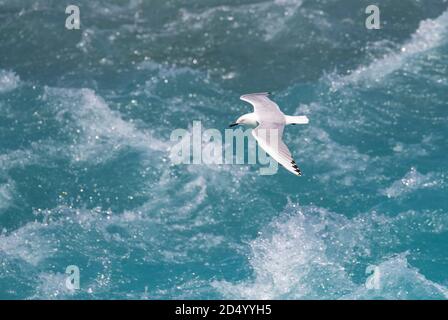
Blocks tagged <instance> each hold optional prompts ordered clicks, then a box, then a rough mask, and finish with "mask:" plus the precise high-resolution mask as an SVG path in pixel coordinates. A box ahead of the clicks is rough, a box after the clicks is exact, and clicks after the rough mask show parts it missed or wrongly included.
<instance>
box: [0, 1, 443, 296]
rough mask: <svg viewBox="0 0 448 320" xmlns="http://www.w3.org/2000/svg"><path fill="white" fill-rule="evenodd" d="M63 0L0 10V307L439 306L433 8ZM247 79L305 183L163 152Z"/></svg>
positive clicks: (218, 125)
mask: <svg viewBox="0 0 448 320" xmlns="http://www.w3.org/2000/svg"><path fill="white" fill-rule="evenodd" d="M75 2H76V3H75ZM75 2H74V1H65V0H63V1H61V0H37V1H26V0H14V1H12V0H0V21H1V22H0V299H174V298H176V299H221V298H230V299H238V298H241V299H447V298H448V254H447V253H448V197H447V196H448V192H447V191H448V184H447V183H448V176H447V175H448V153H447V151H448V150H447V142H448V126H447V124H448V3H447V1H446V0H445V1H444V0H440V1H435V0H431V1H413V0H404V1H392V0H390V1H387V0H381V1H377V2H376V4H377V5H378V7H379V8H380V11H381V15H380V17H381V29H380V30H368V29H366V27H365V19H366V17H367V15H366V13H365V8H366V6H367V5H368V4H370V3H368V2H366V1H359V0H342V1H341V0H339V1H336V0H312V1H311V0H274V1H259V0H247V1H241V0H238V1H237V0H219V1H218V0H195V1H186V0H151V1H150V0H148V1H144V0H129V1H119V0H114V1H106V0H98V1H87V0H78V1H75ZM69 4H76V5H78V6H79V8H80V19H81V28H80V29H79V30H68V29H66V28H65V20H66V18H67V17H68V15H67V14H65V8H66V6H67V5H69ZM260 91H272V92H273V95H272V99H273V100H275V101H276V102H278V103H279V105H280V106H281V108H282V109H283V110H284V111H285V113H288V114H295V115H302V114H304V115H307V116H308V117H309V118H310V124H309V125H306V126H292V127H288V128H287V129H286V131H285V141H286V143H287V144H288V146H289V147H290V149H291V151H292V153H293V155H294V158H295V159H296V162H297V163H298V164H299V166H300V168H301V169H302V172H303V176H302V177H296V176H294V175H292V174H290V173H288V172H287V171H286V170H284V169H282V168H279V171H278V173H277V174H275V175H270V176H267V175H260V174H259V169H260V164H246V165H225V164H224V165H211V164H210V165H207V164H196V165H174V164H173V163H172V161H171V160H170V150H171V148H172V147H173V142H172V141H170V135H171V133H172V131H173V130H175V129H178V128H183V129H186V130H191V129H192V125H193V121H201V123H202V126H203V129H204V130H205V129H211V128H215V129H218V130H220V131H221V132H222V133H224V130H225V129H226V128H227V126H228V124H229V123H231V122H233V121H234V120H235V119H236V118H237V117H239V116H240V115H241V114H243V113H246V112H249V111H250V110H251V107H250V105H248V104H246V103H244V102H243V101H240V100H239V96H240V95H242V94H244V93H250V92H260ZM70 265H75V266H78V267H79V270H80V289H79V290H70V289H69V288H67V286H66V277H67V274H65V271H66V268H67V266H70Z"/></svg>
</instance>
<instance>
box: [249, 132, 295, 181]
mask: <svg viewBox="0 0 448 320" xmlns="http://www.w3.org/2000/svg"><path fill="white" fill-rule="evenodd" d="M283 129H284V126H283V125H275V124H269V126H267V125H263V124H261V125H259V126H258V127H256V128H255V129H253V130H252V135H253V136H254V138H255V139H256V140H257V142H258V144H259V145H260V147H261V148H263V150H264V151H266V152H267V153H268V154H269V155H270V156H271V157H272V158H274V159H275V161H277V162H278V163H280V164H281V165H282V166H283V167H285V168H286V170H288V171H290V172H292V173H293V174H295V175H296V176H301V175H302V172H301V171H300V169H299V167H297V164H296V162H295V161H294V159H293V158H292V156H291V152H290V151H289V149H288V147H287V146H286V144H285V143H284V142H283V140H282V136H283Z"/></svg>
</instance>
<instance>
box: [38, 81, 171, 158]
mask: <svg viewBox="0 0 448 320" xmlns="http://www.w3.org/2000/svg"><path fill="white" fill-rule="evenodd" d="M43 99H44V100H46V101H48V102H49V103H50V104H51V105H52V106H53V107H54V108H55V109H56V111H57V115H56V118H57V120H58V121H59V122H61V123H62V124H63V125H65V126H66V129H67V130H69V132H71V133H72V134H73V135H75V137H74V139H73V144H72V145H69V146H68V151H69V152H70V153H71V154H72V156H73V160H74V161H94V162H101V161H103V160H104V159H105V158H107V157H110V156H112V155H113V154H114V153H115V152H116V151H118V150H120V149H121V148H123V147H127V146H130V147H133V148H136V149H138V150H140V151H143V152H148V153H151V152H153V151H165V150H166V149H167V145H166V144H165V143H163V142H162V141H160V140H158V139H156V138H155V137H154V136H153V135H152V133H151V132H150V131H149V130H146V129H140V128H138V127H137V126H136V123H135V122H133V121H132V120H128V121H126V120H124V119H123V118H122V116H121V115H120V113H119V112H117V111H113V110H111V109H110V108H109V107H108V105H107V103H106V102H105V101H104V99H102V98H101V97H100V96H98V95H97V94H95V92H94V91H93V90H90V89H60V88H46V89H45V95H44V97H43Z"/></svg>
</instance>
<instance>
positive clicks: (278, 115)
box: [231, 93, 309, 176]
mask: <svg viewBox="0 0 448 320" xmlns="http://www.w3.org/2000/svg"><path fill="white" fill-rule="evenodd" d="M268 96H269V93H251V94H245V95H243V96H241V100H243V101H246V102H249V103H250V104H252V106H253V107H254V112H252V113H246V114H244V115H242V116H241V117H239V118H238V120H237V121H236V123H234V124H232V125H231V126H234V125H238V124H241V125H246V126H249V127H252V128H254V129H253V130H252V135H253V136H254V138H255V139H256V140H257V142H258V144H259V145H260V147H261V148H263V150H265V151H266V152H267V153H268V154H269V155H270V156H271V157H272V158H274V159H275V160H276V161H277V162H278V163H280V164H281V165H282V166H283V167H285V168H286V169H287V170H288V171H290V172H292V173H293V174H295V175H298V176H300V175H301V174H302V173H301V171H300V169H299V168H298V167H297V164H296V163H295V161H294V160H293V158H292V156H291V152H290V151H289V149H288V147H287V146H286V145H285V143H284V142H283V140H282V136H283V130H284V128H285V126H286V125H288V124H307V123H308V121H309V120H308V118H307V117H306V116H288V115H285V114H284V113H283V112H282V111H281V110H280V108H279V106H278V105H277V104H276V103H275V102H274V101H272V100H271V99H269V97H268Z"/></svg>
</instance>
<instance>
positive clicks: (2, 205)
mask: <svg viewBox="0 0 448 320" xmlns="http://www.w3.org/2000/svg"><path fill="white" fill-rule="evenodd" d="M14 189H15V188H14V182H13V181H8V183H5V184H0V213H2V211H3V210H5V209H7V208H9V207H10V206H11V204H12V203H13V200H14Z"/></svg>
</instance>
